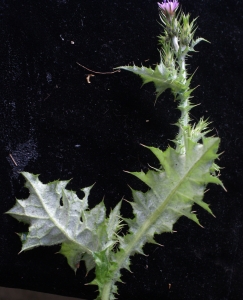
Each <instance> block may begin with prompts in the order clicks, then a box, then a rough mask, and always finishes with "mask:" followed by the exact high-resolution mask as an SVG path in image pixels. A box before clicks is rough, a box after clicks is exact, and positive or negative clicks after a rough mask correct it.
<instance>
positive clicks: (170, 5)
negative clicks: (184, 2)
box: [158, 0, 179, 18]
mask: <svg viewBox="0 0 243 300" xmlns="http://www.w3.org/2000/svg"><path fill="white" fill-rule="evenodd" d="M158 6H159V8H160V9H161V10H162V12H163V14H164V15H165V16H166V17H169V18H171V17H173V16H174V14H175V11H176V10H177V8H178V6H179V2H178V1H177V0H164V1H163V2H162V3H159V2H158Z"/></svg>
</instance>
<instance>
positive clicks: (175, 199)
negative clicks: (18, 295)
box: [8, 0, 223, 300]
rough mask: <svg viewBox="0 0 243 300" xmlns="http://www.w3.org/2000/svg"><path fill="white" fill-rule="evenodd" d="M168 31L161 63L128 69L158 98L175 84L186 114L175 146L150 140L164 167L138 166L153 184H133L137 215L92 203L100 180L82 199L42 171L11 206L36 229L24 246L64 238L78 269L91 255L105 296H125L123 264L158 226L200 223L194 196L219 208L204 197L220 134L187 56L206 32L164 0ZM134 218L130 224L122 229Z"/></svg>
mask: <svg viewBox="0 0 243 300" xmlns="http://www.w3.org/2000/svg"><path fill="white" fill-rule="evenodd" d="M158 7H159V15H160V20H161V26H162V30H163V31H162V33H161V35H160V36H159V45H160V50H159V52H160V63H159V64H158V65H157V66H156V67H155V69H152V68H146V67H144V66H142V67H137V66H135V65H134V66H124V67H120V69H124V70H127V71H131V72H133V73H135V74H137V75H139V76H140V77H141V78H142V80H143V83H144V84H146V83H148V82H153V83H154V86H155V89H156V100H158V98H159V96H160V95H161V94H162V93H163V92H164V91H165V90H167V89H170V90H171V92H172V94H173V96H174V99H175V101H177V103H178V109H179V110H180V112H181V116H180V118H179V120H178V121H177V123H176V125H177V126H178V134H177V135H176V137H175V138H174V140H173V145H174V146H173V147H172V146H169V147H168V148H167V149H166V150H164V151H162V150H160V149H158V148H155V147H148V146H146V148H147V149H148V150H150V151H152V153H153V154H154V155H155V156H156V158H157V159H158V161H159V164H160V167H159V168H158V169H155V168H151V169H150V170H149V171H148V172H147V173H144V172H143V171H141V172H131V173H130V174H132V175H133V176H135V177H136V178H138V179H139V180H141V181H142V182H143V183H145V184H146V185H147V186H148V191H147V192H142V191H137V190H134V189H131V191H132V197H133V201H131V202H130V204H131V206H132V209H133V214H134V217H133V218H131V219H128V218H125V217H124V216H122V215H121V213H120V208H121V205H122V201H121V202H119V203H118V204H117V205H116V206H115V207H114V209H113V210H112V211H111V212H110V213H109V214H108V213H107V212H106V208H105V204H104V202H103V201H102V202H101V203H99V204H98V205H96V206H95V207H94V208H92V209H89V207H88V197H89V193H90V190H91V188H92V187H86V188H84V189H82V190H83V192H84V197H83V199H79V198H78V196H77V195H76V193H75V192H73V191H69V190H67V189H66V185H67V183H68V181H55V182H51V183H49V184H43V183H41V182H40V180H39V179H38V176H36V175H33V174H30V173H27V172H23V173H22V174H23V176H24V177H25V179H26V187H27V188H28V189H29V192H30V195H29V197H28V199H25V200H17V203H16V204H15V206H14V207H13V208H12V209H10V210H9V211H8V213H9V214H10V215H12V216H13V217H15V218H16V219H18V220H19V221H22V222H24V223H27V224H29V225H30V227H29V232H28V234H27V235H26V234H20V237H21V240H22V243H23V245H22V250H21V251H24V250H29V249H32V248H34V247H37V246H51V245H55V244H61V249H60V253H61V254H63V255H64V256H65V257H66V258H67V261H68V264H69V265H70V267H71V268H72V269H73V270H74V271H76V270H77V268H78V267H79V266H80V261H82V260H83V261H84V263H85V265H86V269H87V271H90V270H91V269H93V268H94V269H95V279H94V280H93V281H92V282H91V283H90V284H94V285H97V286H98V292H99V293H98V296H97V298H96V299H98V300H112V299H117V298H116V296H117V291H118V288H117V284H116V283H117V282H119V281H121V274H120V271H121V269H123V268H125V269H127V270H130V265H131V263H130V258H131V256H133V255H134V254H136V253H138V254H143V246H144V245H145V244H146V243H155V244H156V241H155V234H161V233H164V232H172V231H173V225H174V224H175V223H176V221H177V220H178V219H179V218H180V217H181V216H186V217H187V218H189V219H191V220H193V221H194V222H196V223H197V224H199V225H200V223H199V220H198V218H197V216H196V214H195V213H194V212H193V211H192V206H193V205H194V204H196V205H199V206H201V207H202V208H203V209H205V210H206V211H208V212H209V213H210V214H212V211H211V209H210V208H209V205H208V204H207V203H205V202H204V201H203V197H204V192H205V189H206V185H207V184H208V183H215V184H219V185H221V186H222V187H223V184H222V182H221V181H220V179H219V178H218V175H217V173H218V171H219V167H218V166H217V165H216V164H215V160H216V159H217V158H218V156H219V154H217V151H218V147H219V142H220V140H219V138H218V137H210V136H208V135H209V133H210V129H208V126H209V122H208V121H207V119H206V120H205V119H203V118H201V119H200V120H199V122H198V123H193V122H192V120H191V118H190V110H191V109H192V108H193V106H194V105H193V104H192V103H191V97H192V96H191V94H192V92H193V88H191V87H190V84H191V79H192V76H190V77H189V76H188V73H187V68H186V67H187V64H186V60H187V58H188V56H189V53H190V54H191V52H194V51H195V50H194V48H195V46H196V45H197V44H198V43H199V42H200V41H203V40H204V39H203V38H197V39H194V34H195V29H196V28H195V20H192V21H190V16H189V15H185V14H184V13H183V12H182V11H179V12H177V10H178V8H179V3H178V1H176V0H173V1H166V0H165V1H163V2H162V3H158ZM125 223H126V225H127V227H128V230H127V231H126V232H124V230H123V232H122V233H121V230H122V228H123V226H124V224H125Z"/></svg>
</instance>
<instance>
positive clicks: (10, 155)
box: [9, 153, 18, 167]
mask: <svg viewBox="0 0 243 300" xmlns="http://www.w3.org/2000/svg"><path fill="white" fill-rule="evenodd" d="M9 157H10V158H11V159H12V161H13V163H14V164H15V166H16V167H17V166H18V164H17V163H16V161H15V159H14V158H13V156H12V154H10V153H9Z"/></svg>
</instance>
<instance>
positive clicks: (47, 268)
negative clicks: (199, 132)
mask: <svg viewBox="0 0 243 300" xmlns="http://www.w3.org/2000/svg"><path fill="white" fill-rule="evenodd" d="M156 2H157V1H152V0H147V1H138V0H136V1H116V0H114V1H97V0H89V1H82V0H79V1H76V0H74V1H71V0H70V1H68V0H59V1H58V0H55V1H54V0H49V1H44V0H35V1H19V0H16V1H7V0H6V1H5V0H2V1H1V6H2V8H3V10H2V13H1V17H2V26H1V38H2V41H1V50H0V51H1V70H2V74H3V75H2V76H1V89H2V93H1V94H2V97H1V110H0V122H1V130H0V132H1V137H0V138H1V148H0V151H1V156H0V160H1V164H0V165H1V167H0V168H1V172H0V176H1V179H0V186H1V205H0V209H1V219H0V220H1V225H0V231H1V232H0V243H1V248H0V285H2V286H6V287H15V288H26V289H33V290H37V291H42V292H50V293H57V294H61V295H68V296H76V297H80V298H86V299H94V298H95V288H94V287H89V286H85V285H84V284H85V283H88V282H89V281H90V280H91V279H92V274H89V276H88V277H86V278H85V269H84V266H83V265H81V267H80V269H79V270H78V272H77V274H76V275H74V273H73V272H72V270H71V269H70V268H69V267H68V265H67V263H66V261H65V259H64V258H63V257H61V256H60V255H54V253H55V252H57V251H58V249H59V247H58V246H57V247H52V248H41V249H35V250H32V251H29V252H26V253H22V254H20V255H17V254H18V252H19V251H20V247H21V245H20V241H19V239H18V237H17V235H15V232H20V231H22V230H24V229H25V227H24V226H23V225H22V224H20V223H18V222H17V221H15V220H14V219H13V218H11V217H9V216H7V215H3V213H4V212H5V211H7V210H8V209H10V208H11V207H12V206H13V205H14V203H15V197H19V198H22V197H26V196H27V194H28V193H27V192H26V190H25V189H24V188H23V179H22V178H21V176H20V175H19V173H18V172H19V171H22V170H25V171H28V172H33V173H36V174H37V173H38V174H41V176H40V179H41V180H42V181H43V182H48V181H51V180H54V179H58V178H60V179H69V178H73V180H72V181H71V183H70V185H69V188H70V189H73V190H77V189H79V188H81V187H85V186H89V185H91V184H93V183H94V182H96V185H95V187H94V188H93V191H92V193H91V198H90V203H91V206H94V205H95V204H96V203H98V202H99V201H100V200H101V199H102V198H103V196H104V195H105V203H106V205H107V207H108V208H109V207H114V205H115V203H117V201H119V200H120V199H121V198H122V196H123V195H125V197H126V199H131V195H130V191H129V188H128V187H127V184H129V185H132V186H133V187H138V186H139V183H138V182H137V181H136V180H135V179H134V178H132V177H130V176H129V175H127V174H124V173H123V170H131V171H135V170H140V169H141V168H143V169H146V168H147V163H150V164H152V165H153V164H155V163H156V161H155V159H154V158H153V157H152V155H151V154H150V153H148V151H146V150H145V149H143V148H142V147H141V146H139V143H143V144H146V145H153V146H159V147H161V148H162V149H165V147H166V146H167V144H168V143H169V142H168V140H169V139H173V138H174V135H175V133H176V128H175V126H172V125H171V124H172V123H175V121H176V119H177V117H178V115H179V114H178V111H177V110H176V109H175V107H176V106H175V103H174V102H173V100H172V98H171V96H170V95H169V93H165V94H164V95H162V96H161V97H160V99H159V101H158V103H157V105H156V106H155V107H154V99H155V96H154V94H153V93H154V89H153V87H152V85H148V86H146V87H144V88H143V89H140V87H141V81H140V79H139V78H137V77H136V76H135V75H133V74H129V73H126V72H125V71H124V72H121V73H115V74H113V75H96V76H95V77H92V78H91V82H92V83H91V84H88V83H87V81H86V79H85V78H86V74H89V73H90V72H88V71H85V70H84V69H82V68H81V67H79V66H78V65H77V64H76V62H79V63H81V64H82V65H85V66H86V67H88V68H90V69H92V70H96V71H100V72H105V71H112V68H113V67H117V66H120V65H125V64H128V63H131V62H133V61H134V62H135V63H136V64H140V63H143V64H144V65H149V64H150V65H152V64H154V63H156V62H158V60H159V54H158V52H157V36H158V34H159V32H160V27H159V25H158V23H157V20H158V12H157V4H156ZM182 5H183V9H184V11H185V12H190V13H191V15H192V16H193V17H197V16H200V18H199V19H198V21H197V24H198V31H197V34H196V35H197V36H203V37H204V38H206V39H207V40H209V41H210V42H211V44H207V43H201V44H199V45H198V46H197V49H198V50H200V52H199V53H195V54H193V58H191V59H190V60H189V62H190V63H191V67H190V71H191V72H193V71H194V70H195V69H196V68H197V67H199V69H198V71H197V72H196V74H195V76H194V79H193V81H192V85H193V86H197V85H198V84H200V87H198V88H197V89H196V91H195V92H194V99H193V100H194V103H201V105H200V106H199V107H197V108H195V109H194V110H193V111H192V114H193V116H194V117H195V119H198V118H199V117H200V116H202V115H204V116H207V117H209V118H210V120H212V121H213V125H212V126H213V127H214V131H213V132H214V134H216V135H219V136H220V137H221V139H222V142H221V147H220V151H225V153H224V154H223V155H222V158H221V160H220V165H221V166H223V167H225V169H223V170H222V176H221V179H222V180H223V182H224V184H225V186H226V188H227V190H228V192H227V193H225V192H224V191H223V190H222V189H221V188H220V187H217V186H216V187H214V186H210V191H209V192H208V193H207V194H206V197H205V201H206V202H208V203H210V204H211V208H212V210H213V212H214V213H215V215H216V216H217V218H213V217H212V216H209V215H208V214H207V213H205V212H204V211H202V210H201V209H198V208H196V209H197V211H198V216H199V218H200V220H201V223H202V224H203V226H204V229H202V228H200V227H198V226H197V225H195V224H194V223H192V222H190V221H189V220H187V219H185V218H182V219H180V220H179V222H178V223H177V224H176V226H175V230H177V233H175V234H173V235H171V234H164V235H161V236H159V237H157V241H158V242H159V243H161V244H163V245H165V247H156V246H154V245H147V246H146V247H145V253H147V254H148V256H138V255H137V256H135V257H134V258H132V271H133V273H132V274H130V273H128V272H126V271H125V272H123V274H124V276H123V280H124V281H125V282H126V284H119V292H120V297H119V299H127V300H130V299H141V300H147V299H153V300H157V299H158V300H159V299H170V300H172V299H173V300H182V299H186V300H190V299H198V300H200V299H202V300H204V299H207V300H210V299H212V300H223V299H224V300H230V299H232V300H237V299H242V298H243V285H242V281H243V251H242V250H243V249H242V248H243V239H242V238H241V237H242V234H243V228H242V224H243V204H242V201H243V197H242V194H243V193H242V171H243V170H242V169H243V161H242V147H243V142H242V132H243V119H242V115H243V109H242V101H243V99H242V94H243V93H242V67H243V66H242V49H243V40H242V33H243V17H242V16H243V3H242V2H241V1H234V2H233V1H232V2H229V1H226V0H221V1H210V0H204V1H203V0H198V1H194V0H185V1H183V2H182ZM73 42H74V43H73ZM148 59H149V61H147V62H145V61H146V60H148ZM147 120H149V122H148V121H147ZM9 154H12V156H13V157H14V159H15V160H16V162H17V164H18V166H15V165H14V163H13V161H12V160H11V158H10V157H9ZM130 213H131V212H130V209H129V206H128V205H127V206H126V204H124V207H123V214H124V215H129V214H130ZM169 285H171V286H170V288H169Z"/></svg>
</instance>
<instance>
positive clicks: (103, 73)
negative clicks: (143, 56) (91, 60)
mask: <svg viewBox="0 0 243 300" xmlns="http://www.w3.org/2000/svg"><path fill="white" fill-rule="evenodd" d="M77 64H78V65H79V66H80V67H82V68H84V69H85V70H87V71H90V72H93V73H95V74H102V75H105V74H114V73H117V72H121V70H116V71H113V72H96V71H93V70H90V69H88V68H86V67H84V66H82V65H81V64H80V63H78V62H77Z"/></svg>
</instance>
